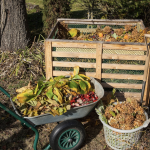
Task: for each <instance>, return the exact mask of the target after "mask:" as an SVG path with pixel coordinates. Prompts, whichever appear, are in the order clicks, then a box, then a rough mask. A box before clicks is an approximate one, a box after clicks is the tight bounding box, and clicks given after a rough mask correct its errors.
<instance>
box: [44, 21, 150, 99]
mask: <svg viewBox="0 0 150 150" xmlns="http://www.w3.org/2000/svg"><path fill="white" fill-rule="evenodd" d="M60 22H63V23H65V24H67V25H68V27H70V28H78V29H79V30H80V31H82V32H86V33H89V32H93V31H94V30H95V29H96V28H97V27H98V26H101V27H102V26H103V27H104V26H106V25H109V26H112V27H114V28H115V27H116V26H124V25H126V24H128V25H129V24H130V25H132V26H137V29H138V30H140V29H144V28H145V27H144V25H143V22H142V20H86V19H84V20H79V19H58V21H57V23H56V25H55V26H54V28H53V30H52V32H51V33H50V35H49V37H48V39H46V40H45V63H46V78H47V79H49V78H50V77H53V76H59V75H71V74H72V73H73V67H75V66H79V67H80V68H81V72H83V73H85V74H86V75H87V76H91V77H94V78H97V79H99V81H100V82H101V84H102V86H103V87H104V88H105V94H107V92H109V90H112V88H116V89H117V90H118V92H116V96H117V98H118V99H119V100H123V99H124V98H127V97H130V96H132V97H135V98H136V99H138V100H139V99H140V97H141V90H142V80H143V75H144V69H145V62H146V60H147V57H148V56H147V48H146V45H145V44H144V43H127V42H125V43H123V42H102V41H81V40H80V41H79V40H67V39H56V35H57V32H58V31H59V23H60ZM148 79H149V78H147V82H149V81H148ZM148 99H149V87H148V86H147V85H146V90H145V93H144V100H145V101H146V102H147V101H148Z"/></svg>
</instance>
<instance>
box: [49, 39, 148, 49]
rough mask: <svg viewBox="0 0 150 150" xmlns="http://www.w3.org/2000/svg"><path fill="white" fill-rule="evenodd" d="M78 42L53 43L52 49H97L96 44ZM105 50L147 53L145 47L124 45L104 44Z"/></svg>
mask: <svg viewBox="0 0 150 150" xmlns="http://www.w3.org/2000/svg"><path fill="white" fill-rule="evenodd" d="M75 42H76V41H72V42H65V41H64V42H63V41H61V40H60V42H54V41H53V42H52V47H71V48H75V47H76V48H96V43H86V42H85V41H83V43H78V42H77V43H75ZM103 49H115V50H117V49H118V50H138V51H146V50H147V49H146V46H145V45H138V44H137V45H126V44H125V45H123V44H106V43H105V44H103Z"/></svg>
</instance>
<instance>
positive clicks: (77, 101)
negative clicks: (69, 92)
mask: <svg viewBox="0 0 150 150" xmlns="http://www.w3.org/2000/svg"><path fill="white" fill-rule="evenodd" d="M97 100H98V96H97V95H96V94H95V92H93V91H91V92H88V93H87V94H79V95H77V96H75V97H73V99H72V100H71V101H70V104H71V107H79V106H84V105H88V104H90V103H93V102H96V101H97Z"/></svg>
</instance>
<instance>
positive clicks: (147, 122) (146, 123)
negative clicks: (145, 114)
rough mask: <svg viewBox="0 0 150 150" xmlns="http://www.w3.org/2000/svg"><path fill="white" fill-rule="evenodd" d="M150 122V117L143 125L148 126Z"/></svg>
mask: <svg viewBox="0 0 150 150" xmlns="http://www.w3.org/2000/svg"><path fill="white" fill-rule="evenodd" d="M149 123H150V119H148V120H146V121H145V122H144V124H143V127H144V128H146V127H147V126H148V124H149Z"/></svg>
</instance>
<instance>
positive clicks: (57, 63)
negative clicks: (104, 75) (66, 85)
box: [53, 61, 96, 68]
mask: <svg viewBox="0 0 150 150" xmlns="http://www.w3.org/2000/svg"><path fill="white" fill-rule="evenodd" d="M53 66H54V67H75V66H79V67H81V68H96V63H86V62H63V61H53Z"/></svg>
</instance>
